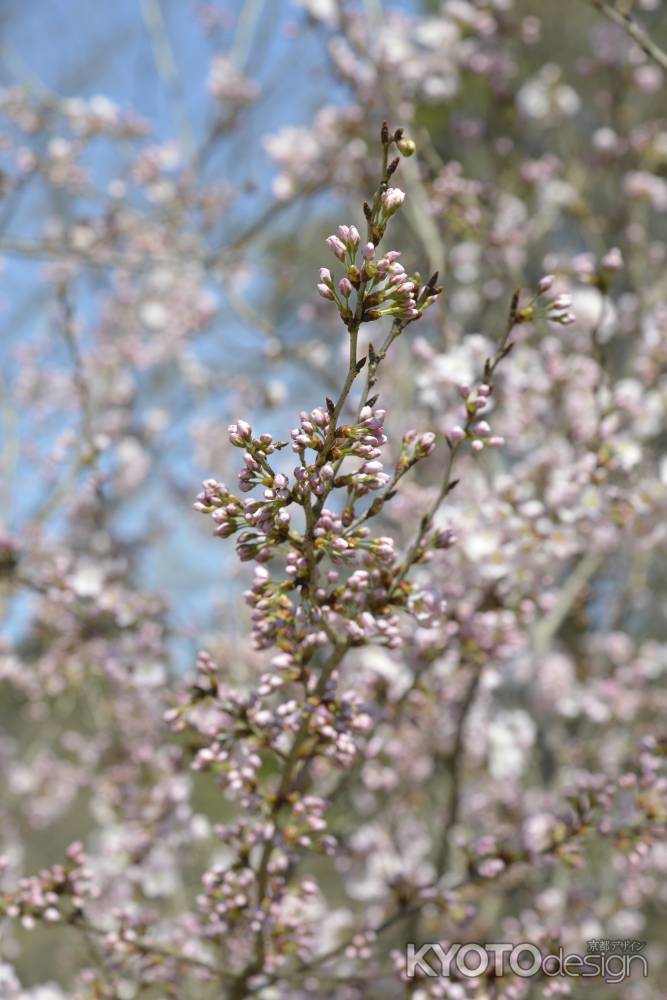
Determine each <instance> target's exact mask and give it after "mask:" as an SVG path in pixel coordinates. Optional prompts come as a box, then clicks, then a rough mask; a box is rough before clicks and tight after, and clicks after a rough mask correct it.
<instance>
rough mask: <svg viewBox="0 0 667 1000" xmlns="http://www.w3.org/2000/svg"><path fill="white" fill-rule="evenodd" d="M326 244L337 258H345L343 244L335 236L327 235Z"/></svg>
mask: <svg viewBox="0 0 667 1000" xmlns="http://www.w3.org/2000/svg"><path fill="white" fill-rule="evenodd" d="M326 244H327V246H328V247H329V249H330V250H331V252H332V254H333V255H334V256H335V257H338V260H344V259H345V244H344V243H343V241H342V240H340V239H339V238H338V237H337V236H327V239H326Z"/></svg>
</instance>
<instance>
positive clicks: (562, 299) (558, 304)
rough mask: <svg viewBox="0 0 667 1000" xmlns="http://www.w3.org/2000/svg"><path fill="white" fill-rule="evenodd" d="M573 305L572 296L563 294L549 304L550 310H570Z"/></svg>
mask: <svg viewBox="0 0 667 1000" xmlns="http://www.w3.org/2000/svg"><path fill="white" fill-rule="evenodd" d="M571 305H572V296H571V295H567V294H563V295H559V296H558V297H557V298H555V299H554V300H553V302H550V303H549V309H569V308H570V306H571Z"/></svg>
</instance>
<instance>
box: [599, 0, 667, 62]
mask: <svg viewBox="0 0 667 1000" xmlns="http://www.w3.org/2000/svg"><path fill="white" fill-rule="evenodd" d="M584 2H585V3H587V4H588V6H589V7H592V8H593V9H594V10H597V11H599V12H600V13H601V14H603V15H604V16H605V17H606V18H608V19H609V20H610V21H611V22H612V23H613V24H616V25H617V26H618V27H619V28H622V29H623V31H625V32H626V34H628V35H629V36H630V38H632V40H633V42H636V43H637V45H638V46H639V48H640V49H641V50H642V52H643V53H644V54H645V55H647V56H648V57H649V59H652V60H653V62H655V63H657V65H658V66H661V67H662V69H664V70H667V52H665V50H664V49H661V48H660V46H659V45H657V44H656V43H655V42H654V41H653V39H652V38H651V36H650V35H649V33H648V32H647V31H646V29H645V28H643V27H642V26H641V25H640V24H639V23H638V22H637V21H635V20H634V18H633V17H632V16H631V15H630V14H629V13H627V12H625V11H621V10H619V9H618V7H614V6H613V4H610V3H607V2H606V0H584Z"/></svg>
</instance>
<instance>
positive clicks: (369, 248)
mask: <svg viewBox="0 0 667 1000" xmlns="http://www.w3.org/2000/svg"><path fill="white" fill-rule="evenodd" d="M362 252H363V255H364V257H365V258H366V259H367V260H369V259H370V258H371V257H374V256H375V245H374V244H373V243H367V244H366V246H365V247H364V249H363V251H362Z"/></svg>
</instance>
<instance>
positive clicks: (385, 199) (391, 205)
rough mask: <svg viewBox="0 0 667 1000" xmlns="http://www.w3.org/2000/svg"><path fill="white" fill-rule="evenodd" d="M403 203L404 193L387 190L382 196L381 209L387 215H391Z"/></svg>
mask: <svg viewBox="0 0 667 1000" xmlns="http://www.w3.org/2000/svg"><path fill="white" fill-rule="evenodd" d="M404 201H405V192H404V191H401V189H400V188H387V190H386V191H385V192H384V194H383V195H382V207H383V209H384V211H385V213H386V214H387V215H393V214H394V212H395V211H397V209H399V208H400V207H401V205H402V204H403V202H404Z"/></svg>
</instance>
